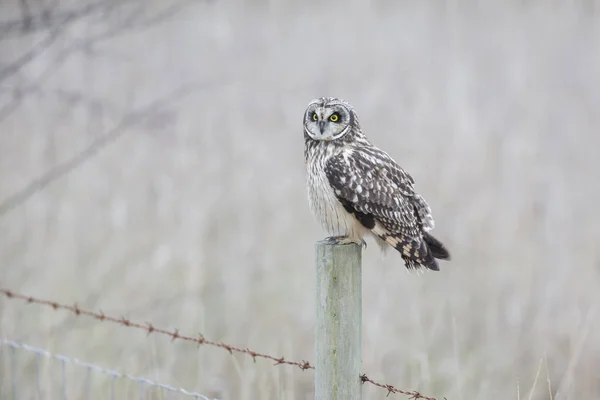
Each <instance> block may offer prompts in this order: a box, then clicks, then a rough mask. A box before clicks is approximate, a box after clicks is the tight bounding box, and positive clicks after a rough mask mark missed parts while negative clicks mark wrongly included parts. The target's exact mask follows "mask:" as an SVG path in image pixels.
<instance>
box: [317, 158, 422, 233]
mask: <svg viewBox="0 0 600 400" xmlns="http://www.w3.org/2000/svg"><path fill="white" fill-rule="evenodd" d="M325 174H326V176H327V179H328V180H329V184H330V185H331V187H332V188H333V190H334V193H335V195H336V197H337V199H338V200H339V201H340V202H341V203H342V204H343V205H344V207H345V208H346V211H348V212H350V213H352V214H355V216H356V217H357V219H358V220H359V221H360V222H361V223H362V224H363V225H365V227H366V228H368V229H373V228H374V224H375V222H376V221H377V222H379V223H380V224H381V225H383V227H384V228H385V229H386V230H388V231H390V232H394V233H402V234H404V235H407V236H411V237H414V238H419V237H420V236H421V226H420V221H419V215H418V213H417V212H416V209H415V205H414V202H415V198H414V196H415V192H414V188H413V184H414V180H413V179H412V177H411V176H410V175H409V174H408V173H407V172H405V171H404V170H403V169H402V168H400V166H399V165H398V164H397V163H396V162H395V161H394V160H392V159H391V158H390V157H389V156H388V155H387V154H386V153H385V152H383V151H381V150H378V149H375V148H373V149H371V148H369V149H366V148H365V149H353V150H351V151H346V152H345V153H342V154H340V155H338V156H336V157H332V158H331V159H329V161H328V162H327V164H326V165H325Z"/></svg>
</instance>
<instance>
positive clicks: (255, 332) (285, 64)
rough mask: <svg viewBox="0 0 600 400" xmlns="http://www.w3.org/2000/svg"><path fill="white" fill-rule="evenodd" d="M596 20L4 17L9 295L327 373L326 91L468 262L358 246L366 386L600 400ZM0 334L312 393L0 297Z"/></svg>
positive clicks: (201, 378) (444, 13) (244, 7)
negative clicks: (412, 264)
mask: <svg viewBox="0 0 600 400" xmlns="http://www.w3.org/2000/svg"><path fill="white" fill-rule="evenodd" d="M44 3H45V5H44ZM24 4H28V7H29V11H27V10H24V8H23V5H24ZM88 4H89V5H91V6H89V7H88V8H87V9H86V5H88ZM173 6H174V7H173ZM44 9H46V12H45V13H44ZM28 13H30V14H31V15H34V16H36V17H35V18H32V19H31V20H30V22H29V23H27V20H25V21H24V20H23V15H28ZM599 13H600V2H598V1H568V2H565V1H549V0H548V1H517V0H509V1H503V2H500V1H496V2H492V1H475V0H472V1H446V2H439V1H437V2H433V1H431V2H429V1H397V2H394V1H375V2H371V3H367V2H364V1H358V0H357V1H343V2H342V1H339V2H328V3H327V4H324V3H322V2H317V1H304V2H300V1H291V0H284V1H266V0H265V1H237V2H235V1H224V0H217V1H195V2H194V1H188V2H179V3H175V2H173V1H158V0H154V1H141V0H140V1H135V0H130V1H111V0H104V1H99V2H94V1H93V0H85V1H83V0H80V1H74V0H72V1H66V0H61V1H60V2H59V1H55V2H52V1H48V2H40V1H37V2H36V1H33V0H29V1H28V2H27V3H24V2H20V1H17V0H3V1H2V2H1V3H0V213H1V214H0V286H2V287H5V288H10V289H13V290H16V291H20V292H24V293H26V294H31V295H35V296H38V297H43V298H48V299H51V300H56V301H60V302H66V303H69V304H72V303H74V302H77V303H78V304H79V305H80V306H82V307H87V308H91V309H94V310H98V309H101V310H103V311H104V312H106V313H107V314H108V313H110V314H116V315H119V316H120V315H124V316H127V317H129V318H132V319H135V320H139V321H151V322H153V323H154V324H155V325H163V326H165V327H171V328H179V329H180V330H181V332H182V333H189V334H192V335H195V334H197V333H198V332H202V333H203V334H204V335H205V337H206V338H209V339H212V340H216V341H224V342H227V343H230V344H233V345H238V346H240V347H247V346H248V347H251V348H252V349H254V350H256V351H262V352H266V353H269V354H273V355H274V356H282V355H283V356H285V357H286V358H287V359H294V360H298V361H300V360H310V361H314V350H313V345H314V340H313V329H314V317H315V304H314V288H315V282H314V264H313V259H314V243H315V241H317V240H319V239H321V238H322V237H324V236H325V234H324V232H322V231H321V230H320V228H319V226H318V225H317V223H316V222H315V220H314V219H313V217H312V215H311V214H310V211H309V209H308V202H307V200H306V191H305V185H304V169H303V168H304V167H303V136H302V125H301V122H302V114H303V111H304V107H305V106H306V104H308V102H309V101H310V100H311V99H312V98H314V97H317V96H323V95H327V96H338V97H342V98H344V99H346V100H348V101H350V102H351V103H352V104H353V105H354V106H355V108H356V110H357V112H358V114H359V117H360V120H361V122H362V124H363V128H364V130H365V132H366V134H367V135H368V136H369V137H370V139H371V140H372V141H373V142H374V143H375V144H377V145H379V146H380V147H382V148H383V149H385V150H386V151H388V152H389V153H390V154H391V155H392V156H393V157H394V158H395V159H396V160H397V161H398V162H399V163H400V164H401V165H402V166H403V167H404V168H405V169H407V170H408V171H409V172H410V173H411V174H412V175H413V177H414V178H415V180H416V182H417V189H418V190H419V191H420V192H421V193H422V194H423V195H424V196H425V198H426V199H427V200H428V201H429V203H430V205H431V207H432V208H433V211H434V216H435V218H436V223H437V226H436V229H435V231H434V232H435V234H436V236H437V237H439V238H440V239H441V240H443V241H444V242H445V243H446V244H447V246H448V247H449V249H450V250H451V252H452V255H453V260H452V261H451V262H450V263H448V262H442V263H441V271H440V272H436V273H426V274H419V275H417V274H407V272H406V270H405V268H404V266H403V264H402V262H401V259H400V257H399V256H398V255H397V254H395V253H393V252H389V254H388V256H387V257H386V258H383V259H382V257H381V256H380V254H379V253H378V249H377V247H376V246H375V245H374V243H373V242H370V243H371V246H369V247H368V249H367V250H366V251H365V253H364V260H363V276H364V278H363V286H364V287H363V298H364V300H363V301H364V316H363V321H364V325H363V337H364V345H363V352H364V356H363V364H364V365H363V369H364V371H365V372H366V373H367V374H368V375H369V376H370V377H371V378H373V379H376V380H380V381H383V382H385V383H390V384H393V385H395V386H397V387H400V388H403V389H418V390H420V391H421V392H422V393H423V394H426V395H431V396H436V397H438V398H440V399H441V398H443V397H447V398H448V399H449V400H455V399H517V398H524V399H527V398H531V399H550V398H555V399H592V398H598V397H600V379H599V375H598V365H599V364H600V312H599V311H600V310H597V308H598V306H600V304H599V303H600V250H599V244H600V211H599V209H598V208H599V207H600V171H599V169H598V161H597V160H598V151H599V150H600V15H599ZM69 16H70V17H69ZM105 138H108V140H104V139H105ZM94 143H96V144H97V145H94ZM89 146H92V150H91V151H87V150H86V149H87V148H88V147H89ZM94 146H95V147H94ZM82 154H83V155H82ZM72 160H75V163H74V164H67V167H69V168H67V169H63V167H64V166H65V163H70V162H71V161H72ZM53 168H54V169H53ZM57 168H58V169H57ZM48 173H50V174H51V175H50V179H49V180H48V179H46V180H42V181H39V182H38V183H35V180H36V179H38V178H40V177H44V176H45V177H46V178H47V177H48V175H47V174H48ZM32 182H33V183H32ZM18 193H21V194H22V195H20V197H19V194H18ZM15 194H17V197H14V196H15ZM0 336H1V337H4V338H8V339H12V340H18V341H22V342H25V343H28V344H31V345H33V346H37V347H41V348H45V349H48V350H49V351H52V352H57V353H63V354H66V355H68V356H71V357H77V358H80V359H82V360H85V361H89V362H92V363H95V364H99V365H102V366H105V367H109V368H112V369H116V370H119V371H121V372H127V373H130V374H133V375H139V376H147V377H149V378H152V379H155V380H158V381H160V382H164V383H168V384H172V385H176V386H182V387H185V388H187V389H190V390H195V391H198V392H201V393H204V394H207V395H209V396H211V397H215V398H218V399H223V400H231V399H236V400H237V399H310V398H313V377H314V375H313V372H312V371H305V372H302V371H300V370H299V369H297V368H295V367H290V366H278V367H273V366H272V363H271V362H269V361H264V360H262V361H260V360H259V361H258V362H257V363H256V364H254V363H252V360H251V358H249V357H244V356H235V357H232V356H230V355H229V354H228V353H227V352H225V351H223V350H220V349H212V348H200V349H197V348H196V347H195V346H194V345H191V344H185V343H177V342H176V343H171V342H169V340H167V339H162V338H155V337H149V338H147V337H146V336H145V334H144V333H142V332H137V331H132V330H128V329H125V328H120V327H118V326H114V325H109V324H106V323H98V322H96V321H93V320H90V319H85V318H79V319H76V318H74V317H73V316H71V315H69V314H67V313H64V312H55V311H52V310H49V309H44V308H41V307H38V306H23V305H22V304H21V303H20V302H17V301H9V300H7V299H5V298H1V299H0ZM0 357H1V355H0ZM0 360H2V358H0ZM0 365H2V366H3V367H0V393H4V395H2V396H1V397H2V398H4V396H5V395H6V396H9V394H10V387H8V385H7V384H3V383H2V382H7V381H8V379H9V378H8V374H9V373H10V369H9V368H8V367H7V366H6V361H2V363H1V364H0ZM27 371H31V365H30V364H28V362H25V361H24V362H23V373H24V374H25V375H27V373H28V372H27ZM46 372H48V374H51V373H52V371H46ZM25 377H26V376H25ZM56 379H58V378H56ZM51 380H52V378H48V383H47V388H48V391H49V393H50V392H51V389H52V388H53V386H51V382H50V381H51ZM23 382H26V381H25V380H24V381H23ZM71 382H73V381H71ZM80 386H81V385H79V384H76V383H73V384H72V385H71V386H70V388H69V390H70V391H71V393H72V395H73V396H75V397H76V398H77V396H78V395H79V394H80V392H81V387H80ZM26 389H27V384H26V383H23V384H22V385H21V390H22V391H25V390H26ZM105 389H106V388H105V387H104V386H103V383H102V382H100V381H99V382H97V383H96V384H95V387H94V390H95V391H96V393H97V397H98V398H102V393H105ZM364 389H365V390H364V396H365V399H383V398H385V395H386V391H385V390H382V389H377V388H373V387H369V386H365V387H364ZM123 390H124V392H122V396H123V397H122V398H136V396H137V394H136V387H135V385H133V384H132V387H131V388H125V389H123ZM532 390H533V392H531V391H532ZM530 393H531V397H529V396H530ZM48 396H49V397H48V398H53V396H52V395H50V394H49V395H48ZM25 397H27V396H25ZM25 397H22V398H25ZM397 397H398V398H404V397H403V396H400V395H397Z"/></svg>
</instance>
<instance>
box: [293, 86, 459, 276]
mask: <svg viewBox="0 0 600 400" xmlns="http://www.w3.org/2000/svg"><path fill="white" fill-rule="evenodd" d="M304 142H305V146H304V159H305V162H306V172H307V182H308V197H309V203H310V208H311V210H312V211H313V213H314V214H315V215H316V217H317V218H318V219H319V220H320V222H321V224H322V225H323V227H324V228H325V229H326V230H327V231H328V232H329V233H330V234H332V235H334V236H331V237H329V238H327V239H328V241H330V242H332V243H340V244H344V243H358V244H362V245H365V241H364V239H363V236H364V235H365V234H366V233H369V232H371V233H372V234H373V235H374V236H375V238H376V239H377V242H378V243H379V244H380V246H381V247H382V249H385V247H386V246H387V245H390V246H392V247H394V248H395V249H396V250H398V251H399V252H400V254H401V256H402V258H403V259H404V264H405V265H406V267H407V268H408V269H418V268H428V269H431V270H435V271H437V270H439V266H438V264H437V261H436V260H435V259H436V258H438V259H442V260H449V259H450V254H449V252H448V250H447V249H446V248H445V247H444V245H443V244H442V243H441V242H440V241H439V240H437V239H436V238H434V237H433V236H432V235H431V234H430V233H429V231H430V230H431V229H433V226H434V221H433V217H432V215H431V209H430V208H429V205H428V204H427V202H425V199H423V197H421V195H419V194H418V193H417V192H415V189H414V180H413V179H412V177H411V176H410V175H409V174H408V173H406V172H405V171H404V170H403V169H402V168H400V166H399V165H398V164H397V163H396V162H395V161H394V160H393V159H392V158H391V157H390V156H389V155H388V154H387V153H385V152H384V151H382V150H380V149H378V148H377V147H375V146H374V145H373V144H371V142H369V140H368V139H367V137H366V136H365V135H364V134H363V132H362V130H361V128H360V125H359V122H358V118H357V115H356V112H355V111H354V109H353V108H352V106H351V105H350V104H348V103H347V102H346V101H344V100H341V99H336V98H332V97H323V98H318V99H315V100H313V101H312V102H310V103H309V105H308V107H307V109H306V112H305V113H304Z"/></svg>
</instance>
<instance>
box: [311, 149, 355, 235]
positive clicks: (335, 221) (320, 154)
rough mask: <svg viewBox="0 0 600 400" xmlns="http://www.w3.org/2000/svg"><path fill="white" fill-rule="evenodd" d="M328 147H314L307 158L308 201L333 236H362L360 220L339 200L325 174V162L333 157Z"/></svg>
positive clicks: (316, 215)
mask: <svg viewBox="0 0 600 400" xmlns="http://www.w3.org/2000/svg"><path fill="white" fill-rule="evenodd" d="M331 155H332V154H328V151H327V150H326V149H314V151H313V152H310V153H309V155H308V157H307V159H306V183H307V188H308V202H309V205H310V209H311V210H312V212H313V214H314V215H315V217H316V218H317V219H318V220H319V222H320V223H321V225H322V226H323V228H324V229H325V230H327V232H328V233H329V234H331V235H333V236H351V237H356V238H360V237H362V229H361V226H360V225H359V224H358V221H357V220H356V219H355V218H354V216H352V215H351V214H350V213H348V212H347V211H346V210H345V209H344V206H342V204H341V203H340V202H339V201H338V200H337V198H336V197H335V193H334V192H333V189H332V188H331V185H330V184H329V181H328V180H327V176H326V175H325V163H326V162H327V160H328V159H329V158H330V157H331Z"/></svg>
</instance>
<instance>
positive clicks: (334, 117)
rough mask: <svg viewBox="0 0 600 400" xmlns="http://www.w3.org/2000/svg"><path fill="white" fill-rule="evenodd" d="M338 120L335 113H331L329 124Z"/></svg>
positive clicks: (338, 117)
mask: <svg viewBox="0 0 600 400" xmlns="http://www.w3.org/2000/svg"><path fill="white" fill-rule="evenodd" d="M339 119H340V116H339V115H338V114H337V113H333V114H331V116H330V117H329V120H330V121H331V122H338V121H339Z"/></svg>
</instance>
